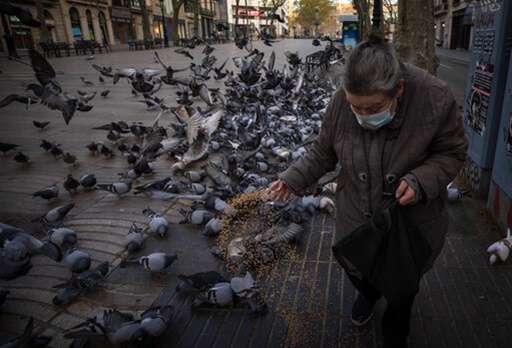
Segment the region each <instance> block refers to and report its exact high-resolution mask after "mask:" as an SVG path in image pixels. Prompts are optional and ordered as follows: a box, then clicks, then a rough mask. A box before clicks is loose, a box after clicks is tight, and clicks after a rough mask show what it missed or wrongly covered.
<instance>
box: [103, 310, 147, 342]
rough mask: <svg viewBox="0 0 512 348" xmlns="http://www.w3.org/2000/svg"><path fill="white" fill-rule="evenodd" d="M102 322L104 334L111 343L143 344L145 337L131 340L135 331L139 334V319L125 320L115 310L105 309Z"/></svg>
mask: <svg viewBox="0 0 512 348" xmlns="http://www.w3.org/2000/svg"><path fill="white" fill-rule="evenodd" d="M104 322H105V325H104V328H105V332H106V336H107V338H108V340H109V342H110V343H111V344H114V345H123V346H124V345H125V344H128V343H137V345H141V346H142V345H143V344H144V341H145V339H144V338H145V337H138V341H137V342H134V340H132V337H133V335H134V334H135V333H137V332H138V333H139V334H140V331H139V330H140V328H141V321H140V320H126V318H125V317H124V316H119V315H118V314H115V312H112V311H109V312H106V311H105V314H104Z"/></svg>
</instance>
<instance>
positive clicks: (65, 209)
mask: <svg viewBox="0 0 512 348" xmlns="http://www.w3.org/2000/svg"><path fill="white" fill-rule="evenodd" d="M74 207H75V203H69V204H65V205H61V206H58V207H56V208H53V209H52V210H50V211H48V212H46V213H45V214H43V215H41V216H40V217H38V218H35V219H33V220H32V222H37V221H41V222H43V223H46V224H53V223H59V222H62V220H64V218H65V217H66V215H67V214H68V213H69V211H70V210H71V209H73V208H74Z"/></svg>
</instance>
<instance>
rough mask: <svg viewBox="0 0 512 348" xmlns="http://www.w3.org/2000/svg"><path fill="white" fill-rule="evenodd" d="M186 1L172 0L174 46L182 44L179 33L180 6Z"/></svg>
mask: <svg viewBox="0 0 512 348" xmlns="http://www.w3.org/2000/svg"><path fill="white" fill-rule="evenodd" d="M184 3H185V0H172V8H173V12H172V24H171V28H172V43H173V45H174V46H179V45H180V36H179V34H178V20H179V16H180V8H181V6H183V4H184Z"/></svg>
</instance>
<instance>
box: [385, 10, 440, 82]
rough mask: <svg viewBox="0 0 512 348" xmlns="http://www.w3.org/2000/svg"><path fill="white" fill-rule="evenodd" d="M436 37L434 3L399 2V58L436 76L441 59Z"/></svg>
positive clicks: (397, 49) (397, 43)
mask: <svg viewBox="0 0 512 348" xmlns="http://www.w3.org/2000/svg"><path fill="white" fill-rule="evenodd" d="M420 28H421V29H420ZM434 37H435V36H434V2H433V1H432V0H399V1H398V27H397V37H396V43H395V45H396V51H397V54H398V57H399V58H400V59H401V60H403V61H406V62H409V63H412V64H414V65H416V66H419V67H421V68H423V69H426V70H428V71H429V72H430V73H431V74H434V75H435V73H436V70H437V66H438V65H439V58H438V57H437V56H436V54H435V42H434V40H435V39H434Z"/></svg>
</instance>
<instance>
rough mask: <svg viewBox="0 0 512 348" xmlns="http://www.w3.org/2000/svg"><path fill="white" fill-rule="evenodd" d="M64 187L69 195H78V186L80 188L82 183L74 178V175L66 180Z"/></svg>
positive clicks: (69, 175) (70, 175)
mask: <svg viewBox="0 0 512 348" xmlns="http://www.w3.org/2000/svg"><path fill="white" fill-rule="evenodd" d="M62 186H63V187H64V189H65V190H66V191H68V192H69V193H71V192H73V193H76V189H77V188H78V186H80V182H79V181H78V180H76V179H75V178H73V175H72V174H68V177H67V178H66V180H64V182H63V183H62Z"/></svg>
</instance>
